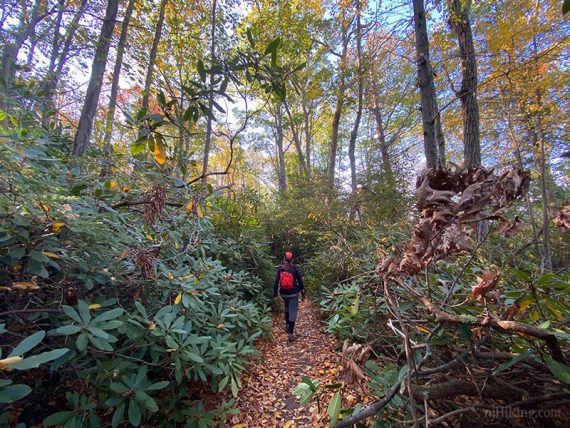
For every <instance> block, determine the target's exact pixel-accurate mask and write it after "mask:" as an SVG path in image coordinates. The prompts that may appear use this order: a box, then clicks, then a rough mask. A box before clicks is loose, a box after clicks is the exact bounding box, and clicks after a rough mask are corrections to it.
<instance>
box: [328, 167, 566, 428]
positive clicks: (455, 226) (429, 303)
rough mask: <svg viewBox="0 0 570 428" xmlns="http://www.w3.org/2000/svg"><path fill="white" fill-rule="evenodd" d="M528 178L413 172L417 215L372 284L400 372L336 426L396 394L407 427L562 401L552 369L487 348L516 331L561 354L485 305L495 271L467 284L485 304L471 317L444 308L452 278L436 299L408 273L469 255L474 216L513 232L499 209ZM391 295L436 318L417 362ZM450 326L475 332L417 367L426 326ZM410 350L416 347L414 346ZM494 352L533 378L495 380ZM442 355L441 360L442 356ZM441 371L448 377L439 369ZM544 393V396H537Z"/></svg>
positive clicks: (547, 339) (404, 318)
mask: <svg viewBox="0 0 570 428" xmlns="http://www.w3.org/2000/svg"><path fill="white" fill-rule="evenodd" d="M529 181H530V175H529V174H528V173H527V172H524V171H520V170H516V169H513V170H509V171H504V172H501V173H498V174H497V173H495V172H494V171H493V170H492V169H488V168H479V169H431V170H428V171H426V172H425V173H424V174H422V175H421V176H420V177H419V178H418V181H417V208H418V212H419V215H418V217H417V219H416V221H415V223H414V226H413V229H412V235H411V238H410V239H409V240H408V241H407V243H406V244H404V246H403V248H402V250H401V252H399V253H397V254H392V255H388V256H386V257H383V258H382V259H381V260H380V261H379V263H378V265H377V268H376V272H377V274H378V275H379V277H380V278H381V279H382V283H383V287H377V290H378V289H383V290H384V299H385V301H386V306H387V309H388V312H389V315H391V316H392V317H393V318H394V322H397V323H398V324H399V328H400V329H401V335H402V338H403V347H404V350H405V355H406V362H407V365H408V370H407V373H406V375H405V376H404V377H403V378H401V379H400V380H399V381H398V382H396V383H395V384H394V385H393V386H392V387H391V388H390V389H389V390H388V391H387V392H386V394H385V396H384V397H382V398H381V399H380V400H377V401H375V402H373V403H371V404H369V405H368V406H367V407H365V408H364V409H362V410H361V411H360V412H358V413H356V414H354V415H352V416H350V417H348V418H345V419H344V420H342V421H340V422H339V423H338V424H337V425H336V426H337V427H340V428H342V427H348V426H351V425H353V424H355V423H357V422H359V421H361V420H363V419H366V418H368V417H372V416H374V415H376V414H377V413H378V412H379V411H381V410H382V409H383V408H384V407H386V406H387V405H388V404H389V403H390V401H391V400H392V399H393V398H394V397H395V396H396V395H398V394H400V395H402V396H404V397H406V398H407V399H408V400H409V402H410V405H411V409H412V417H413V421H409V422H407V424H410V425H411V424H412V423H413V425H414V426H418V425H419V419H420V417H421V418H422V419H424V420H425V425H426V426H435V425H437V424H439V423H442V422H443V421H444V420H447V419H449V418H451V417H454V416H459V415H461V414H463V413H467V412H472V411H475V410H476V409H483V408H493V405H496V403H497V402H498V403H500V404H501V405H502V406H507V407H509V406H513V407H517V406H529V405H532V404H540V403H544V402H545V399H544V397H556V399H559V400H562V401H563V402H568V403H570V401H568V400H570V395H568V394H567V393H566V392H563V391H561V390H560V386H559V385H557V384H556V382H554V383H553V382H552V375H551V373H550V372H549V370H548V369H547V368H546V365H545V364H544V362H541V361H540V360H536V359H529V358H527V357H525V355H524V354H520V355H517V354H512V353H508V352H500V351H499V352H497V351H496V349H495V348H494V344H493V338H495V337H498V336H499V335H503V334H506V335H511V336H513V337H519V336H520V337H523V338H525V339H527V340H532V339H533V338H538V339H540V340H542V341H543V342H544V344H545V345H546V348H545V349H546V350H548V352H546V355H547V356H548V353H549V354H550V357H551V358H552V359H553V360H555V361H558V362H561V363H563V362H564V361H565V356H564V353H563V351H562V349H561V347H560V344H559V342H558V339H557V337H556V334H555V333H554V332H553V331H551V330H548V329H547V328H540V327H536V326H534V325H530V324H524V323H521V322H516V321H513V320H512V311H510V310H507V311H505V312H504V313H503V314H501V315H500V316H498V315H494V314H493V313H491V312H490V311H488V310H487V303H488V301H493V299H494V298H495V297H494V295H493V294H492V292H493V291H494V290H496V289H497V287H498V284H499V280H500V275H499V274H498V273H493V272H492V271H490V270H487V271H485V272H484V274H483V275H482V277H481V278H479V282H478V283H477V284H476V285H475V286H474V287H473V290H472V292H471V299H473V301H475V302H477V303H478V304H480V305H484V308H485V309H484V310H483V307H482V308H481V309H482V310H481V313H480V314H471V315H466V314H464V313H463V314H454V313H451V312H452V311H450V310H449V308H450V307H449V306H448V302H449V299H450V298H451V297H452V295H453V291H454V287H455V286H456V285H457V284H456V281H454V282H453V284H452V285H451V287H450V288H449V289H448V290H446V294H445V295H444V297H443V298H442V299H441V300H440V301H436V300H434V299H433V296H432V294H431V292H430V291H429V288H428V289H427V294H428V295H427V296H426V295H424V294H423V292H422V291H420V290H421V289H422V288H421V287H420V286H419V281H418V280H417V279H416V278H415V277H416V276H418V277H419V274H420V273H422V272H423V271H426V275H427V271H428V269H429V268H430V264H432V263H435V262H437V261H439V260H442V259H445V258H447V257H449V256H452V255H458V254H462V253H472V256H474V255H475V252H476V251H477V248H478V246H479V245H480V244H479V243H478V242H477V239H476V238H480V237H477V236H476V235H477V223H479V222H482V221H485V220H499V221H500V227H499V228H498V230H499V232H500V233H501V234H502V235H503V236H505V237H507V238H510V237H512V236H514V235H515V234H516V233H517V232H518V231H519V230H520V228H521V226H522V222H521V220H520V219H519V218H518V217H516V218H515V220H514V221H513V222H512V223H511V222H508V221H507V220H506V219H505V218H504V217H503V215H504V213H505V211H506V209H507V207H508V205H509V204H510V203H511V202H513V201H515V200H517V199H519V198H521V197H523V196H524V195H525V193H526V192H527V190H528V185H529ZM424 289H425V288H424ZM399 296H405V298H406V299H407V300H409V299H410V298H412V299H413V300H415V301H416V302H417V303H418V304H419V306H417V307H416V310H417V312H415V313H414V315H415V318H416V319H417V318H418V315H420V317H421V313H422V311H424V312H423V313H428V314H430V316H432V317H433V318H432V319H434V321H435V323H436V327H435V328H432V329H431V333H430V334H429V335H428V336H427V339H426V343H425V345H424V346H422V347H420V349H421V348H425V349H426V350H425V354H424V357H423V358H422V360H421V361H420V362H419V363H418V362H417V361H415V358H414V357H413V352H412V345H411V340H410V333H409V330H413V329H414V326H415V325H417V324H415V322H414V321H413V320H412V319H411V317H408V315H406V314H403V313H402V311H401V310H400V303H399ZM514 306H515V305H513V307H514ZM443 308H445V309H443ZM510 309H513V308H510ZM426 311H427V312H426ZM452 326H453V330H455V328H456V327H462V328H463V329H468V331H469V330H473V331H475V330H477V331H478V332H479V333H478V334H479V336H478V337H474V338H472V340H471V343H470V344H469V348H468V349H465V350H463V351H461V350H457V349H454V351H455V352H458V351H459V352H458V354H456V355H455V356H452V357H451V358H450V359H448V360H447V361H446V362H444V363H443V364H440V365H438V366H436V367H429V368H424V366H425V365H427V364H428V362H429V361H430V360H431V359H432V358H433V353H432V347H431V346H430V340H431V339H432V338H433V336H434V332H435V331H437V330H438V329H448V328H449V327H452ZM414 348H415V349H418V346H415V347H414ZM447 354H449V350H448V352H447ZM494 355H496V357H497V358H496V359H502V360H503V361H504V360H505V359H507V360H508V359H513V361H515V363H516V362H520V361H524V364H525V365H526V367H529V368H530V369H532V370H533V375H532V376H536V378H533V377H525V378H523V379H521V380H520V385H511V384H509V383H508V382H505V381H504V380H503V379H502V378H500V377H495V376H493V375H492V374H490V373H491V370H490V369H489V367H493V364H494V360H495V358H493V356H494ZM443 360H444V361H445V358H443ZM515 363H513V364H515ZM495 366H496V365H495ZM469 367H471V369H470V368H469ZM449 371H451V372H452V373H453V374H454V375H453V376H450V375H447V374H445V373H446V372H449ZM464 377H465V378H464ZM543 378H548V379H549V380H550V382H549V383H548V387H547V388H546V390H544V391H537V390H536V385H535V383H536V382H537V381H536V379H543ZM428 379H429V381H428ZM426 381H428V383H427V384H426ZM537 392H538V394H537ZM540 392H542V394H540ZM545 392H548V394H544V393H545ZM467 397H477V398H478V399H479V400H481V401H482V402H483V401H485V400H490V401H491V404H481V405H479V404H475V405H473V404H472V399H471V401H469V400H467ZM450 399H452V400H453V401H454V402H455V403H452V404H453V405H452V406H451V409H449V408H446V407H445V405H443V404H442V403H445V400H450ZM456 400H458V401H456ZM466 400H467V401H466ZM461 404H464V406H461ZM458 405H459V409H457V406H458ZM422 408H424V409H425V411H424V412H423V415H421V416H420V413H421V412H420V411H419V410H418V409H422ZM430 409H431V410H430ZM428 410H429V411H428ZM422 423H423V422H422Z"/></svg>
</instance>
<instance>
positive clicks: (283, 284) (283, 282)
mask: <svg viewBox="0 0 570 428" xmlns="http://www.w3.org/2000/svg"><path fill="white" fill-rule="evenodd" d="M277 291H279V294H281V297H282V298H283V302H284V304H285V331H286V332H287V333H288V336H289V342H293V341H295V340H297V336H296V335H295V321H297V312H298V311H299V294H300V295H301V300H302V299H303V298H304V297H305V286H304V285H303V278H301V271H300V270H299V267H298V266H297V265H294V264H293V253H291V252H290V251H287V252H286V253H285V257H284V258H283V262H282V263H281V265H280V266H279V269H277V274H276V275H275V284H274V286H273V297H277Z"/></svg>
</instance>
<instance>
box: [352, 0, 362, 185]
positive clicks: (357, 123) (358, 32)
mask: <svg viewBox="0 0 570 428" xmlns="http://www.w3.org/2000/svg"><path fill="white" fill-rule="evenodd" d="M361 13H362V8H361V5H360V0H356V57H357V61H358V68H357V80H358V104H357V107H356V118H355V119H354V126H353V127H352V132H351V133H350V142H349V145H348V158H349V159H350V184H351V189H352V194H353V195H356V191H357V180H356V157H355V150H356V138H357V137H358V128H359V127H360V118H361V117H362V98H363V91H364V76H363V70H362V28H361V25H360V15H361Z"/></svg>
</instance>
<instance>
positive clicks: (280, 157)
mask: <svg viewBox="0 0 570 428" xmlns="http://www.w3.org/2000/svg"><path fill="white" fill-rule="evenodd" d="M275 145H276V147H277V188H278V190H279V193H280V194H283V193H285V191H286V190H287V174H286V170H285V152H284V150H283V110H282V109H281V104H278V105H277V108H276V109H275Z"/></svg>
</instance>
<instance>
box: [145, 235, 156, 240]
mask: <svg viewBox="0 0 570 428" xmlns="http://www.w3.org/2000/svg"><path fill="white" fill-rule="evenodd" d="M146 239H147V241H154V238H153V237H152V236H150V235H146Z"/></svg>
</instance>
